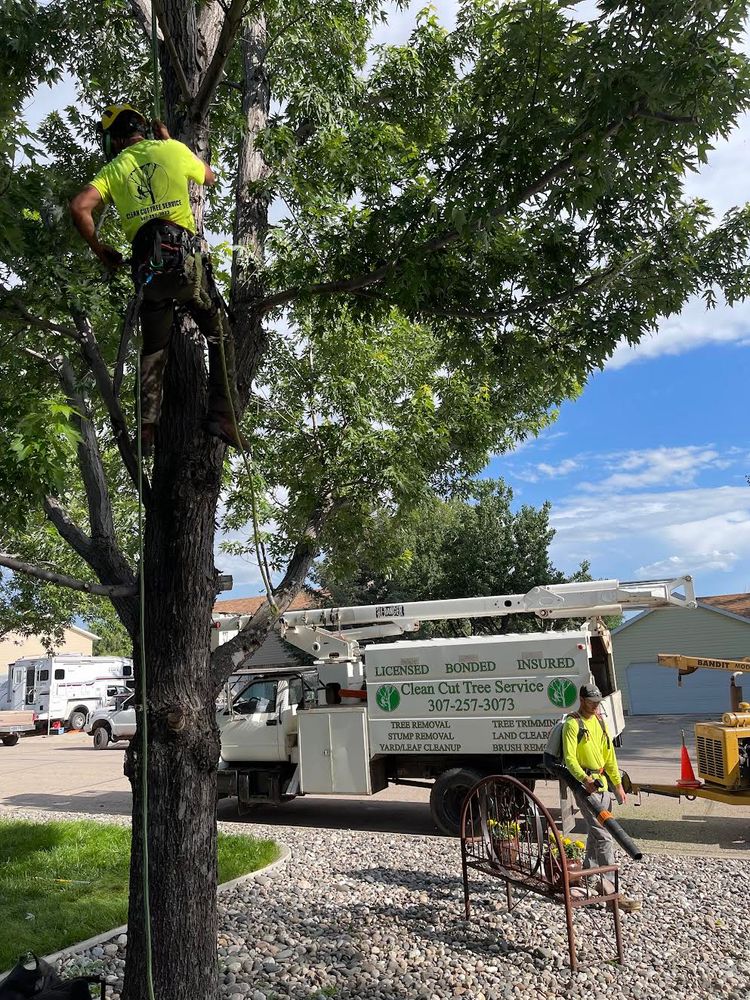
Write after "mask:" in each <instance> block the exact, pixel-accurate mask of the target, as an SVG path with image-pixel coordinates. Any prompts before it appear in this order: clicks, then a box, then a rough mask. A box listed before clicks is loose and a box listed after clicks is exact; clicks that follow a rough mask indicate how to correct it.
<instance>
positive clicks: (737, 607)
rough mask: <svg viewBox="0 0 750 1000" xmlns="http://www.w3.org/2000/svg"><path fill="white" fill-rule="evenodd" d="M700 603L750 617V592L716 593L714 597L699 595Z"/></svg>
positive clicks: (742, 616)
mask: <svg viewBox="0 0 750 1000" xmlns="http://www.w3.org/2000/svg"><path fill="white" fill-rule="evenodd" d="M698 603H699V604H708V605H710V606H711V607H712V608H716V609H717V610H718V611H728V612H729V613H730V614H733V615H739V616H740V618H750V594H716V595H715V596H713V597H699V598H698Z"/></svg>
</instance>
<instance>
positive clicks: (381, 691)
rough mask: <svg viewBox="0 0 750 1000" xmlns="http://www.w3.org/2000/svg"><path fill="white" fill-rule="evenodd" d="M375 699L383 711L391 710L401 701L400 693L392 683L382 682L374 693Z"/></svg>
mask: <svg viewBox="0 0 750 1000" xmlns="http://www.w3.org/2000/svg"><path fill="white" fill-rule="evenodd" d="M375 701H376V702H377V703H378V705H379V706H380V708H382V709H383V711H384V712H393V711H395V710H396V709H397V708H398V706H399V705H400V703H401V695H400V694H399V691H398V688H396V687H394V686H393V684H383V685H381V686H380V687H379V688H378V690H377V692H376V693H375Z"/></svg>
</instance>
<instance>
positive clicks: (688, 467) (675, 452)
mask: <svg viewBox="0 0 750 1000" xmlns="http://www.w3.org/2000/svg"><path fill="white" fill-rule="evenodd" d="M740 459H743V460H745V461H747V460H748V459H749V456H747V455H746V454H745V452H744V451H743V449H741V448H737V447H731V448H728V449H725V450H724V451H719V450H718V449H717V448H716V447H715V446H713V445H710V444H708V445H685V446H680V447H662V448H644V449H641V450H640V451H635V450H634V451H617V452H610V453H609V454H606V453H605V454H601V453H596V452H580V453H579V454H578V455H575V456H572V457H569V458H564V459H561V460H560V461H559V462H557V463H551V462H537V463H536V464H534V465H526V466H524V467H523V468H521V469H519V470H518V471H516V472H514V477H515V478H516V479H520V480H522V481H523V482H527V483H538V482H539V481H540V480H542V479H558V478H562V477H564V476H569V475H570V474H571V473H573V472H575V471H576V470H577V469H584V468H585V469H587V470H591V469H596V470H597V471H598V472H601V473H611V474H610V475H602V476H601V478H599V479H597V480H596V481H595V482H579V483H577V484H576V489H578V490H581V491H583V492H596V493H601V492H602V490H608V491H610V492H617V491H620V490H632V489H645V488H647V487H649V486H690V485H692V484H693V483H694V482H695V479H696V477H697V476H698V474H699V473H701V472H705V471H707V470H710V469H728V468H729V467H730V466H732V465H734V464H735V463H736V462H737V461H739V460H740ZM743 468H744V466H743Z"/></svg>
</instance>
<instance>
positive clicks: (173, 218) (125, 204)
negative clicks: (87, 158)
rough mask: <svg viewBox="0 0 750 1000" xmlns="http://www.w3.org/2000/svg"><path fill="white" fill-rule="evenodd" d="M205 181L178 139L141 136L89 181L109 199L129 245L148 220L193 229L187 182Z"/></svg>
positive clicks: (203, 170) (202, 169)
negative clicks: (171, 223)
mask: <svg viewBox="0 0 750 1000" xmlns="http://www.w3.org/2000/svg"><path fill="white" fill-rule="evenodd" d="M205 179H206V168H205V165H204V164H203V163H201V161H200V160H199V159H198V157H197V156H196V155H195V153H193V152H191V150H189V149H188V147H187V146H186V145H185V144H184V143H182V142H178V141H177V140H176V139H143V140H142V141H141V142H136V143H133V145H132V146H128V147H127V148H126V149H123V151H122V152H121V153H118V155H117V156H116V157H115V158H114V160H110V162H109V163H107V164H106V165H105V166H104V167H102V169H101V170H100V171H99V173H98V174H97V175H96V177H95V178H94V179H93V181H91V183H92V184H93V186H94V187H95V188H96V190H97V191H98V192H99V194H100V195H101V196H102V198H103V199H104V201H105V202H114V205H115V208H116V209H117V214H118V215H119V216H120V222H121V224H122V228H123V230H124V231H125V235H126V237H127V238H128V239H129V240H130V242H131V243H132V242H133V239H134V238H135V234H136V233H137V232H138V230H139V229H140V228H141V226H142V225H143V224H144V223H146V222H149V221H150V220H151V219H168V220H169V221H170V222H175V223H176V224H177V225H178V226H182V228H183V229H187V230H188V232H191V233H194V232H195V219H194V218H193V212H192V209H191V208H190V198H189V195H188V181H189V180H191V181H195V182H196V184H203V182H204V181H205Z"/></svg>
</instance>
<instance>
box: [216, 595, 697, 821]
mask: <svg viewBox="0 0 750 1000" xmlns="http://www.w3.org/2000/svg"><path fill="white" fill-rule="evenodd" d="M680 588H684V590H685V594H684V595H682V594H678V593H677V591H678V589H680ZM670 604H674V605H679V606H683V607H694V606H695V598H694V594H693V591H692V582H691V579H690V578H689V577H685V578H680V579H679V580H669V581H649V582H647V583H635V584H622V585H620V584H619V583H617V582H616V581H595V582H592V583H584V584H563V585H561V586H555V587H549V588H542V587H538V588H534V590H532V591H530V592H529V593H528V594H525V595H511V596H504V597H493V598H467V599H466V600H465V601H433V602H419V603H416V604H404V605H374V606H372V607H367V608H333V609H313V610H309V611H302V612H292V613H289V614H287V615H284V616H283V618H282V634H284V635H285V638H286V639H287V640H288V641H290V642H293V643H294V644H295V645H297V646H298V647H299V648H300V649H303V650H305V651H307V652H309V653H313V654H315V655H318V656H319V657H320V658H319V660H318V661H317V662H316V663H315V665H314V666H313V667H307V668H304V670H299V671H295V670H282V671H262V670H259V671H252V672H250V673H248V674H247V677H246V682H245V683H244V685H243V684H235V686H234V688H233V690H231V691H230V690H229V689H228V692H227V699H226V707H222V708H221V709H220V710H219V712H218V714H217V721H218V725H219V728H220V731H221V744H222V760H221V763H220V768H219V776H218V789H219V794H220V796H235V795H236V796H237V797H238V799H239V802H240V804H241V805H243V804H252V803H258V802H264V801H274V802H283V801H288V800H289V799H291V798H294V797H295V796H296V795H299V794H308V795H310V794H314V795H371V794H374V793H376V792H378V791H380V790H381V789H383V788H385V787H386V786H387V785H388V784H389V783H394V784H398V783H403V784H425V785H427V787H430V789H431V794H430V808H431V811H432V816H433V819H434V820H435V823H436V825H437V826H438V827H439V828H440V829H441V830H443V831H444V832H446V833H455V832H457V830H458V825H459V820H460V811H461V806H462V803H463V800H464V798H465V796H466V793H467V792H468V790H469V789H470V788H471V787H472V786H473V785H474V784H475V783H476V782H477V781H478V780H479V779H480V778H481V777H483V776H484V775H488V774H512V775H515V776H516V777H518V778H520V779H521V780H523V781H525V782H527V783H532V782H533V781H534V780H535V779H537V778H543V777H545V776H546V772H545V770H544V767H543V752H544V748H545V744H546V741H547V737H548V735H549V733H550V731H551V729H552V727H553V726H554V724H555V723H556V722H557V720H558V719H560V718H561V716H563V715H564V714H566V713H567V712H569V711H570V710H571V709H572V708H573V707H574V706H575V705H576V704H577V702H578V690H579V687H580V686H581V685H582V684H588V683H591V682H592V681H593V682H594V683H596V684H597V686H598V687H599V688H600V689H601V691H602V693H603V694H604V695H605V698H604V701H603V702H602V709H603V712H604V714H605V718H606V724H607V726H608V728H609V731H610V734H611V735H612V736H613V737H615V736H618V735H619V734H620V733H621V732H622V729H623V726H624V719H623V712H622V702H621V699H620V692H619V691H618V690H617V682H616V677H615V668H614V663H613V660H612V645H611V641H610V635H609V632H608V630H607V628H606V627H605V625H604V623H603V622H602V620H601V618H600V617H599V616H600V615H602V614H614V613H617V612H619V611H621V610H622V609H623V608H625V607H627V608H631V607H649V608H652V607H664V606H667V605H670ZM523 611H526V612H533V613H534V614H536V615H537V616H538V617H539V618H541V619H544V618H553V617H575V618H582V617H583V618H588V619H589V620H588V621H587V622H586V623H585V624H584V625H583V626H581V627H580V628H577V629H575V630H571V631H559V632H556V631H539V632H534V633H524V634H519V635H491V636H473V637H468V638H461V639H432V640H428V641H415V642H410V641H398V642H389V643H386V644H382V645H371V646H368V647H366V649H364V650H361V649H360V646H359V642H360V640H364V639H367V638H375V637H383V636H392V635H394V634H395V635H401V634H403V633H404V632H408V631H413V630H415V629H416V628H417V627H418V623H419V619H422V620H425V619H430V618H431V619H432V620H435V619H440V618H474V617H481V616H485V617H487V616H490V615H491V616H497V615H503V614H517V613H519V612H523ZM240 627H241V623H240Z"/></svg>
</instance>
